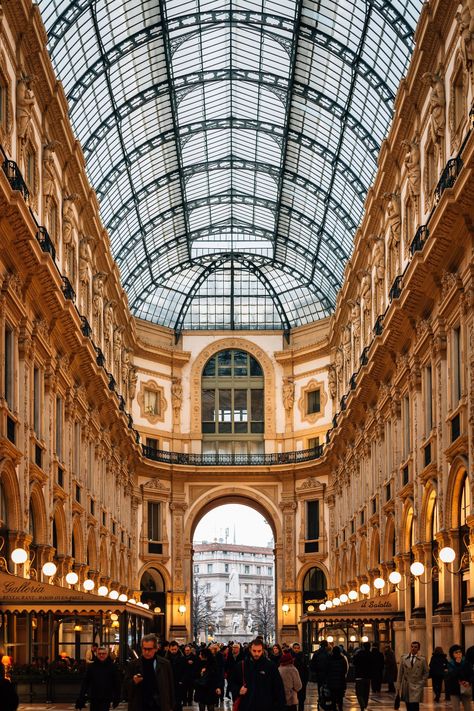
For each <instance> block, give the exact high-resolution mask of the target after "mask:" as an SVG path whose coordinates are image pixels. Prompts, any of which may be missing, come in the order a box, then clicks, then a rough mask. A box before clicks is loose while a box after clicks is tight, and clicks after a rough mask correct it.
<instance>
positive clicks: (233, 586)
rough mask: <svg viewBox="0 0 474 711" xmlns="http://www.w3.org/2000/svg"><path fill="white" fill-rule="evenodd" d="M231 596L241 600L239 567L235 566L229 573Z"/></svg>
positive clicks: (232, 598)
mask: <svg viewBox="0 0 474 711" xmlns="http://www.w3.org/2000/svg"><path fill="white" fill-rule="evenodd" d="M229 598H230V599H231V600H240V584H239V574H238V572H237V568H235V567H233V568H232V570H231V571H230V575H229Z"/></svg>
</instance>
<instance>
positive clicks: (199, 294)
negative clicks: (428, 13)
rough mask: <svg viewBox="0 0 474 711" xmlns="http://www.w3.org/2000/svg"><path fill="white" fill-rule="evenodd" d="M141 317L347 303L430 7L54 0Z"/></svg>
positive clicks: (213, 324)
mask: <svg viewBox="0 0 474 711" xmlns="http://www.w3.org/2000/svg"><path fill="white" fill-rule="evenodd" d="M38 5H39V7H40V10H41V12H42V16H43V20H44V23H45V27H46V30H47V33H48V37H49V49H50V52H51V56H52V59H53V64H54V66H55V69H56V72H57V74H58V76H59V78H60V79H61V80H62V82H63V84H64V87H65V91H66V95H67V96H68V100H69V106H70V116H71V120H72V124H73V127H74V130H75V132H76V134H77V136H78V138H79V140H80V142H81V145H82V147H83V150H84V155H85V157H86V162H87V171H88V175H89V178H90V180H91V183H92V185H93V187H94V188H95V189H96V191H97V194H98V197H99V201H100V205H101V216H102V219H103V222H104V224H105V225H106V227H107V229H108V231H109V234H110V238H111V245H112V251H113V254H114V257H115V259H116V260H117V262H118V264H119V267H120V270H121V275H122V281H123V284H124V287H125V288H126V290H127V292H128V295H129V302H130V305H131V309H132V312H133V313H134V314H135V315H136V316H137V317H140V318H145V319H148V320H152V321H155V322H157V323H161V324H163V325H166V326H170V327H172V328H174V329H175V331H176V332H177V333H178V334H179V333H180V332H181V331H182V330H183V329H187V328H206V329H209V328H211V329H212V328H233V329H244V328H260V329H274V328H278V329H283V330H284V331H285V332H288V331H289V330H290V329H291V328H292V327H294V326H296V325H299V324H301V323H306V322H309V321H312V320H314V319H318V318H321V317H324V316H327V315H329V314H330V313H331V311H332V310H333V308H334V305H335V300H336V295H337V291H338V289H339V287H340V285H341V283H342V279H343V271H344V266H345V262H346V260H347V259H348V257H349V255H350V253H351V250H352V240H353V235H354V233H355V230H356V228H357V226H358V224H359V222H360V220H361V217H362V214H363V202H364V198H365V195H366V193H367V190H368V188H369V186H370V184H371V182H372V180H373V177H374V174H375V170H376V159H377V154H378V150H379V146H380V144H381V142H382V140H383V138H384V136H385V134H386V131H387V129H388V127H389V124H390V121H391V111H392V104H393V100H394V97H395V94H396V90H397V87H398V83H399V81H400V79H401V77H402V76H403V74H404V72H405V71H406V68H407V65H408V62H409V58H410V55H411V52H412V49H413V36H414V29H415V26H416V22H417V19H418V16H419V13H420V10H421V6H422V0H390V1H387V0H366V1H365V2H361V0H312V1H310V0H260V1H259V2H257V0H238V1H237V2H231V1H227V2H226V1H225V0H224V2H221V3H220V6H219V9H216V3H215V2H214V0H203V1H201V0H75V1H71V0H39V2H38Z"/></svg>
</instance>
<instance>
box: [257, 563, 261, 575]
mask: <svg viewBox="0 0 474 711" xmlns="http://www.w3.org/2000/svg"><path fill="white" fill-rule="evenodd" d="M261 574H262V568H261V567H260V566H259V565H257V575H261Z"/></svg>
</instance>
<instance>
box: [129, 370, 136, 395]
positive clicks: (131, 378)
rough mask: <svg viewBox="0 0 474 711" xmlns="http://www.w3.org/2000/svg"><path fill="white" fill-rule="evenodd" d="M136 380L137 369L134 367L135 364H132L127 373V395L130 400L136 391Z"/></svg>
mask: <svg viewBox="0 0 474 711" xmlns="http://www.w3.org/2000/svg"><path fill="white" fill-rule="evenodd" d="M137 381H138V371H137V369H136V368H135V366H132V367H131V368H130V372H129V374H128V395H129V397H130V400H133V398H134V397H135V395H136V393H137Z"/></svg>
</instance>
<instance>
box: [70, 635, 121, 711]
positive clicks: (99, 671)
mask: <svg viewBox="0 0 474 711" xmlns="http://www.w3.org/2000/svg"><path fill="white" fill-rule="evenodd" d="M86 699H89V700H90V711H108V710H109V708H110V704H112V706H113V707H114V708H115V707H116V706H118V704H119V701H120V676H119V671H118V668H117V667H116V666H115V664H114V663H113V661H112V660H111V658H110V657H109V650H108V649H107V648H106V647H98V649H97V659H96V660H95V661H93V662H91V663H90V664H88V665H87V671H86V676H85V678H84V681H83V682H82V686H81V691H80V692H79V697H78V699H77V701H76V709H82V708H84V706H85V705H86Z"/></svg>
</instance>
